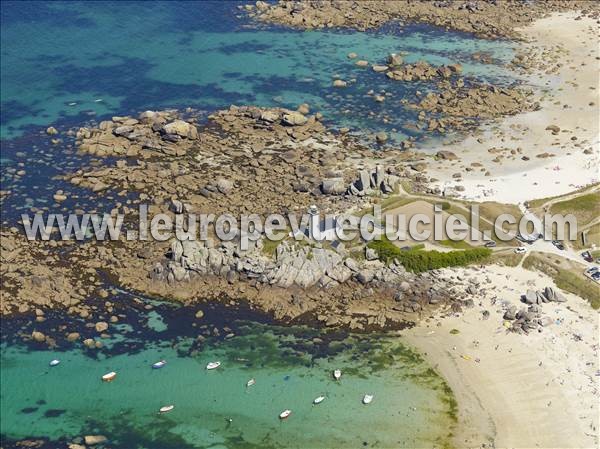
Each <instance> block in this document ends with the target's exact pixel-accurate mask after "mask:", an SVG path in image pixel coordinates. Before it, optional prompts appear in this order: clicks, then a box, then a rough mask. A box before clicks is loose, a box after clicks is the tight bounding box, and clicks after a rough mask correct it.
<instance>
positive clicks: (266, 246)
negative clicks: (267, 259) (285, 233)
mask: <svg viewBox="0 0 600 449" xmlns="http://www.w3.org/2000/svg"><path fill="white" fill-rule="evenodd" d="M280 243H281V240H269V239H263V247H262V252H263V254H264V255H265V256H271V257H273V256H275V251H277V247H278V246H279V244H280Z"/></svg>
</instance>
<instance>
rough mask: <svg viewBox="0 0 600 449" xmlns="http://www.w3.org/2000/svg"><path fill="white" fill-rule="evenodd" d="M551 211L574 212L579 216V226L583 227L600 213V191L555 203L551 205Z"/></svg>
mask: <svg viewBox="0 0 600 449" xmlns="http://www.w3.org/2000/svg"><path fill="white" fill-rule="evenodd" d="M550 213H552V214H563V215H566V214H573V215H574V216H575V217H576V218H577V226H579V227H583V226H585V225H586V224H588V223H590V222H591V221H592V220H593V219H594V218H596V217H597V216H598V215H600V192H594V193H588V194H586V195H581V196H578V197H575V198H572V199H570V200H566V201H561V202H558V203H555V204H553V205H552V206H551V207H550Z"/></svg>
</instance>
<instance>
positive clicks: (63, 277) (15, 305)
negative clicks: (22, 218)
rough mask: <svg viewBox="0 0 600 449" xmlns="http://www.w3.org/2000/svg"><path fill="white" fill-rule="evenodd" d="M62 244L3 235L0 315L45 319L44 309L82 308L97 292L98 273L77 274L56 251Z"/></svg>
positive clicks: (0, 235)
mask: <svg viewBox="0 0 600 449" xmlns="http://www.w3.org/2000/svg"><path fill="white" fill-rule="evenodd" d="M61 244H62V242H56V241H52V242H40V241H28V240H27V239H26V237H25V235H24V234H20V233H19V231H18V230H17V229H10V230H5V231H2V232H1V233H0V262H1V263H0V277H1V278H2V303H1V307H0V315H4V316H5V315H10V314H13V313H27V312H33V311H35V312H36V320H37V321H43V320H44V313H43V310H42V309H44V308H51V307H57V306H60V307H65V308H79V307H80V306H81V303H82V301H83V300H84V299H85V298H86V297H88V296H90V295H91V294H92V293H93V292H94V291H95V290H96V289H97V285H96V284H95V283H96V281H97V278H96V273H94V272H90V271H89V270H86V271H80V272H74V271H73V270H70V269H69V267H68V266H67V265H66V264H65V263H61V262H64V257H62V256H61V255H59V253H58V251H57V250H54V249H53V248H56V247H58V246H60V245H61Z"/></svg>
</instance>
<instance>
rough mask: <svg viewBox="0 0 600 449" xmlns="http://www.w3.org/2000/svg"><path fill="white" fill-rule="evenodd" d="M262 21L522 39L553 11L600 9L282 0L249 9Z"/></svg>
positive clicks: (557, 2) (417, 0)
mask: <svg viewBox="0 0 600 449" xmlns="http://www.w3.org/2000/svg"><path fill="white" fill-rule="evenodd" d="M245 9H246V11H248V14H249V15H250V16H251V17H255V18H257V19H258V20H261V21H264V22H269V23H277V24H281V25H288V26H292V27H298V28H304V29H311V28H336V27H340V28H355V29H358V30H368V29H373V28H379V27H380V26H381V25H383V24H384V23H386V22H390V21H392V20H396V21H398V20H400V21H403V22H409V23H410V22H418V23H428V24H432V25H437V26H440V27H443V28H445V29H452V30H457V31H463V32H467V33H474V34H476V35H478V36H481V37H485V38H497V37H518V36H519V34H518V31H517V29H518V28H520V27H523V26H525V25H527V24H529V23H531V22H533V21H534V20H536V19H538V18H540V17H543V16H545V15H546V14H548V13H549V12H551V11H565V10H580V11H583V13H582V14H586V15H592V16H596V15H597V10H598V8H597V5H592V3H591V2H588V1H576V0H573V1H569V0H548V1H545V2H523V1H520V0H504V1H430V0H397V1H380V0H363V1H337V0H322V1H312V0H301V1H287V0H281V1H279V2H278V3H273V4H271V3H266V2H262V1H259V2H256V3H255V4H248V5H246V6H245Z"/></svg>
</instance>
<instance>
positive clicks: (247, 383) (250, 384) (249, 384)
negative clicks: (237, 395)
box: [246, 377, 256, 387]
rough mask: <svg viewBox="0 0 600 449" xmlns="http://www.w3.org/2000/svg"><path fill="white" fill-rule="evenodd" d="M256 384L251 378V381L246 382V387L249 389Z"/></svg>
mask: <svg viewBox="0 0 600 449" xmlns="http://www.w3.org/2000/svg"><path fill="white" fill-rule="evenodd" d="M255 383H256V379H255V378H254V377H253V378H252V379H250V380H249V381H248V382H246V387H251V386H252V385H254V384H255Z"/></svg>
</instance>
